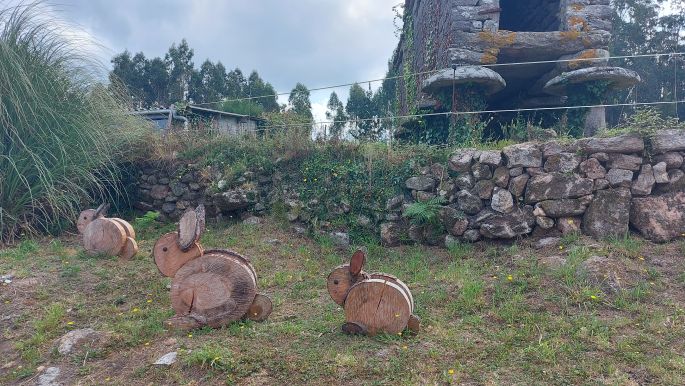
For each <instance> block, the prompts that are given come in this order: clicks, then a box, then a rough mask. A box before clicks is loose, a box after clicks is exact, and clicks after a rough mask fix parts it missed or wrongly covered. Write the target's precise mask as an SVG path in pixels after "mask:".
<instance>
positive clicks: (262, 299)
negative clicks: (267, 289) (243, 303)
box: [247, 294, 273, 322]
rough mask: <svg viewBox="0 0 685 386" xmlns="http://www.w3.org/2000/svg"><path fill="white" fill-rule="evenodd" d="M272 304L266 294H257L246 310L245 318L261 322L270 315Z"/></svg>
mask: <svg viewBox="0 0 685 386" xmlns="http://www.w3.org/2000/svg"><path fill="white" fill-rule="evenodd" d="M272 310H273V304H272V303H271V299H269V297H268V296H266V295H262V294H257V295H256V296H255V298H254V301H253V302H252V305H251V306H250V308H249V309H248V310H247V318H248V319H250V320H254V321H255V322H261V321H264V320H266V318H268V317H269V315H271V311H272Z"/></svg>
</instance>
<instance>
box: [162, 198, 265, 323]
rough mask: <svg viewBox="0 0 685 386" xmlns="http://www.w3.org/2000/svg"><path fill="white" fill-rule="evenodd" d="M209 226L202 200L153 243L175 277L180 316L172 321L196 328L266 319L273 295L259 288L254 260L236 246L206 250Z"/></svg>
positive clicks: (165, 271)
mask: <svg viewBox="0 0 685 386" xmlns="http://www.w3.org/2000/svg"><path fill="white" fill-rule="evenodd" d="M204 230H205V211H204V207H203V206H202V205H200V206H199V207H198V208H197V209H195V210H189V211H187V212H186V213H185V214H184V215H183V217H182V218H181V220H180V222H179V225H178V231H177V232H171V233H167V234H165V235H163V236H162V237H160V239H159V240H158V241H157V243H156V244H155V246H154V249H153V256H154V259H155V263H156V264H157V268H158V269H159V272H161V273H162V275H164V276H168V277H172V278H173V281H172V283H171V306H172V307H173V308H174V310H175V311H176V316H174V317H172V318H171V319H169V320H167V322H166V324H167V326H169V327H171V328H176V329H184V330H187V329H194V328H198V327H202V326H210V327H221V326H225V325H227V324H228V323H231V322H233V321H236V320H238V319H241V318H248V319H251V320H255V321H262V320H265V319H266V318H267V317H268V316H269V314H271V309H272V305H271V300H270V299H269V298H268V297H267V296H265V295H261V294H258V293H257V274H256V272H255V270H254V267H253V266H252V264H251V263H250V260H249V259H247V258H246V257H244V256H241V255H239V254H237V253H235V252H233V251H229V250H223V249H216V250H210V251H205V250H203V248H202V246H201V245H200V244H199V240H200V237H201V236H202V233H203V232H204Z"/></svg>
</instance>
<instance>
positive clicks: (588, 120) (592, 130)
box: [583, 106, 607, 137]
mask: <svg viewBox="0 0 685 386" xmlns="http://www.w3.org/2000/svg"><path fill="white" fill-rule="evenodd" d="M588 110H589V111H588V113H587V115H586V116H585V125H584V127H583V135H585V136H586V137H592V136H594V135H595V134H597V132H598V131H600V130H603V129H606V127H607V120H606V111H605V108H604V107H603V106H596V107H591V108H589V109H588Z"/></svg>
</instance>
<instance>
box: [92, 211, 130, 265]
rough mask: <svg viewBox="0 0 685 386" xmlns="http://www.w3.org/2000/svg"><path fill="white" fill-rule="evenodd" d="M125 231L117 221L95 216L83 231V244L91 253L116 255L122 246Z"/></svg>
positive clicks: (124, 239)
mask: <svg viewBox="0 0 685 386" xmlns="http://www.w3.org/2000/svg"><path fill="white" fill-rule="evenodd" d="M125 242H126V231H125V230H124V228H123V227H122V226H121V225H119V224H118V223H116V222H114V221H111V220H110V219H106V218H96V219H95V220H93V221H92V222H91V223H90V224H88V226H87V227H86V229H85V231H84V233H83V246H84V248H85V249H86V252H88V253H89V254H91V255H97V254H100V253H105V254H108V255H110V256H116V255H118V254H119V252H120V251H121V249H122V248H123V247H124V243H125Z"/></svg>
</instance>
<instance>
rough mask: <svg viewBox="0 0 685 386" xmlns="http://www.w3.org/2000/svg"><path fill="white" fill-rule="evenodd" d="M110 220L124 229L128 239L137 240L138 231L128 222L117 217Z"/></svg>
mask: <svg viewBox="0 0 685 386" xmlns="http://www.w3.org/2000/svg"><path fill="white" fill-rule="evenodd" d="M110 220H112V221H114V222H116V223H117V224H119V225H121V226H122V227H123V228H124V231H126V237H130V238H132V239H135V238H136V231H135V230H134V229H133V226H131V224H129V222H128V221H126V220H122V219H120V218H116V217H113V218H110Z"/></svg>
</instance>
